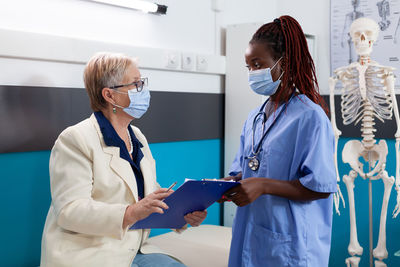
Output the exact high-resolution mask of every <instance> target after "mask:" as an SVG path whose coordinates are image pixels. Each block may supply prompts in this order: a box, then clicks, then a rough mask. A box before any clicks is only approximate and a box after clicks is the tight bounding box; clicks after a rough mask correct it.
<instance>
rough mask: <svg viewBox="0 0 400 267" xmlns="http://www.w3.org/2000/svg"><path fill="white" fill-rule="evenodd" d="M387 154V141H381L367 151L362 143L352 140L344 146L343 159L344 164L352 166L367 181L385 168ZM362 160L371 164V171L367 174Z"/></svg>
mask: <svg viewBox="0 0 400 267" xmlns="http://www.w3.org/2000/svg"><path fill="white" fill-rule="evenodd" d="M387 154H388V147H387V144H386V141H385V140H380V141H379V143H378V144H374V146H373V147H372V148H370V149H366V148H365V147H364V145H363V144H362V142H361V141H358V140H350V141H348V142H347V143H346V144H345V145H344V148H343V151H342V159H343V162H344V163H348V164H350V166H351V168H352V169H353V170H355V171H356V172H357V173H358V174H359V175H360V176H361V177H362V178H364V179H365V178H368V177H370V178H372V177H373V176H375V175H376V174H377V173H379V172H380V171H381V170H382V167H383V168H385V165H386V156H387ZM361 158H363V159H364V161H365V162H368V163H369V164H370V168H371V169H372V170H371V171H369V170H368V171H367V173H366V172H365V171H364V169H363V168H364V164H363V163H362V162H361V161H360V160H361Z"/></svg>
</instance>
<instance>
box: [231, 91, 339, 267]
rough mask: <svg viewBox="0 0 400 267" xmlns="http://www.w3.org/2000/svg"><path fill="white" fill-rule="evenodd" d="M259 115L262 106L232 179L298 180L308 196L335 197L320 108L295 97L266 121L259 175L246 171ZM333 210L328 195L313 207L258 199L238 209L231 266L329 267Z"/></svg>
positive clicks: (330, 145)
mask: <svg viewBox="0 0 400 267" xmlns="http://www.w3.org/2000/svg"><path fill="white" fill-rule="evenodd" d="M267 101H268V100H267ZM263 109H264V105H263V106H262V107H258V108H257V109H255V110H253V111H252V112H251V113H250V115H249V117H248V119H247V120H246V122H245V124H244V127H243V131H242V134H241V137H240V148H239V151H238V153H237V155H236V158H235V160H234V162H233V164H232V167H231V171H230V175H236V174H237V173H239V172H242V175H243V176H242V177H243V179H246V178H248V177H268V178H272V179H277V180H285V181H291V180H295V179H299V180H300V183H301V184H302V185H303V186H305V187H306V188H308V189H310V190H312V191H316V192H325V193H332V192H336V190H337V185H336V184H337V182H336V171H335V165H334V148H335V139H334V135H333V131H332V128H331V124H330V122H329V120H328V117H327V116H326V114H325V113H324V111H323V110H322V108H321V107H320V106H319V105H317V104H315V103H314V102H312V101H311V100H310V99H309V98H308V97H307V96H305V95H298V96H293V97H292V98H291V99H290V100H289V103H288V104H282V105H281V106H280V107H279V108H278V109H277V110H276V111H275V112H274V113H272V114H271V115H270V117H269V118H268V120H267V121H266V123H265V129H264V132H265V131H267V130H268V129H269V128H270V129H269V132H268V133H267V136H266V138H265V139H264V141H263V143H262V146H261V152H260V154H259V155H258V157H257V158H258V159H259V160H260V167H259V169H258V170H257V171H252V170H251V169H250V168H249V167H248V165H247V164H248V162H249V159H248V157H249V156H252V153H251V151H252V134H253V131H252V127H253V121H254V118H255V116H256V115H257V113H258V112H259V111H260V110H261V111H263ZM254 127H255V135H254V143H255V144H257V143H258V142H259V140H260V139H261V135H262V133H261V131H262V123H261V120H259V121H258V122H257V123H256V124H255V125H254ZM332 206H333V200H332V195H330V196H329V197H328V198H326V199H318V200H314V201H292V200H289V199H287V198H283V197H278V196H273V195H262V196H260V197H259V198H258V199H256V200H255V201H254V202H253V203H251V204H249V205H247V206H244V207H238V209H237V213H236V217H235V220H234V223H233V230H232V231H233V232H232V243H231V250H230V255H229V266H230V267H234V266H263V267H268V266H272V267H277V266H279V267H283V266H311V267H314V266H318V267H323V266H328V261H329V251H330V244H331V227H332Z"/></svg>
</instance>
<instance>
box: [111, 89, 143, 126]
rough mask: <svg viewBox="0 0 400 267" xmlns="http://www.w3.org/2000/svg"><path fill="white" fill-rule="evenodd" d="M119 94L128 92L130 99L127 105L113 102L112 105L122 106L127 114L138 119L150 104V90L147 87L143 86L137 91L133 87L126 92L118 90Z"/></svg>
mask: <svg viewBox="0 0 400 267" xmlns="http://www.w3.org/2000/svg"><path fill="white" fill-rule="evenodd" d="M116 92H118V93H121V94H128V96H129V100H130V101H131V102H130V104H129V106H128V107H126V108H124V107H121V106H119V105H116V104H114V106H116V107H119V108H122V109H123V111H125V113H127V114H128V115H130V116H132V117H134V118H136V119H139V118H140V117H142V116H143V114H144V113H146V111H147V109H148V108H149V106H150V91H149V89H147V88H143V90H142V91H140V92H137V91H136V90H135V89H132V90H129V91H128V93H124V92H119V91H116Z"/></svg>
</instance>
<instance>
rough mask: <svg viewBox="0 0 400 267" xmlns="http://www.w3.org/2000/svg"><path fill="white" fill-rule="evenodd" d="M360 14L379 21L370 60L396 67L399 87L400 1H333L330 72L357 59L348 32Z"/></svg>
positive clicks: (399, 85) (397, 87) (399, 88)
mask: <svg viewBox="0 0 400 267" xmlns="http://www.w3.org/2000/svg"><path fill="white" fill-rule="evenodd" d="M360 17H368V18H371V19H373V20H375V21H376V22H377V23H378V24H379V28H380V33H379V37H378V40H377V41H376V43H375V44H374V48H373V51H372V54H371V59H372V60H374V61H377V62H378V63H379V64H381V65H384V66H391V67H394V68H396V70H395V75H396V82H395V89H397V90H400V0H331V73H333V71H334V70H335V69H337V68H339V67H342V66H347V65H349V64H350V63H351V62H355V61H357V59H358V58H357V54H356V52H355V49H354V46H353V43H352V41H351V37H350V34H349V31H350V25H351V23H352V22H353V21H354V20H355V19H357V18H360ZM397 93H398V92H397Z"/></svg>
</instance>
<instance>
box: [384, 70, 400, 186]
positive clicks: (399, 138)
mask: <svg viewBox="0 0 400 267" xmlns="http://www.w3.org/2000/svg"><path fill="white" fill-rule="evenodd" d="M385 83H386V84H385V85H386V88H387V90H388V92H390V96H391V98H392V103H393V112H394V117H395V119H396V125H397V131H396V133H395V135H394V136H395V138H396V145H395V147H396V190H399V186H400V174H399V170H400V163H399V160H400V151H399V145H400V116H399V109H398V106H397V100H396V93H395V91H394V75H393V73H390V74H389V75H388V76H387V78H386V80H385ZM399 193H400V192H399Z"/></svg>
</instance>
